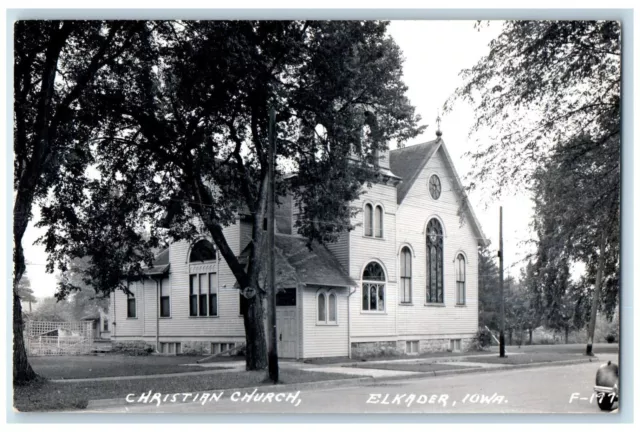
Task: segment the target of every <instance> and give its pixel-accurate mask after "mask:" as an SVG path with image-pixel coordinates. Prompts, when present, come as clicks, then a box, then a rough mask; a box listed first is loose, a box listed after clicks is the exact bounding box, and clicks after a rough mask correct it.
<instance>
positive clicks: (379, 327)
mask: <svg viewBox="0 0 640 432" xmlns="http://www.w3.org/2000/svg"><path fill="white" fill-rule="evenodd" d="M365 203H371V204H373V205H374V206H375V205H376V204H382V206H383V208H384V221H383V222H384V224H383V238H381V239H380V238H375V237H365V236H364V232H365V231H364V212H363V211H361V212H359V213H358V214H357V215H356V217H355V221H354V224H358V225H357V226H356V228H355V229H354V230H353V231H351V233H350V235H349V245H350V256H349V275H350V276H351V277H352V278H353V280H355V281H356V282H358V284H359V285H358V287H357V290H356V292H355V293H354V294H353V295H352V296H351V300H350V308H351V336H352V337H354V338H357V337H360V336H380V337H388V336H395V335H396V334H397V333H396V305H397V303H398V300H397V289H396V286H397V281H396V274H397V272H396V261H397V260H396V230H395V224H396V206H397V203H396V188H395V186H393V185H384V184H373V185H372V187H371V188H367V189H366V193H364V194H363V195H361V197H360V199H358V200H357V201H355V202H354V203H353V205H354V206H356V207H357V208H359V209H364V205H365ZM370 261H378V262H380V263H381V264H382V266H383V268H384V269H385V273H386V278H387V282H386V286H385V291H386V292H385V296H386V300H385V303H386V305H385V311H384V312H368V311H363V310H362V285H361V284H360V281H361V278H362V272H363V270H364V267H365V266H366V265H367V264H368V263H369V262H370Z"/></svg>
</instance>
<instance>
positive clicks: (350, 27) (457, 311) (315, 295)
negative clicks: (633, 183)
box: [6, 13, 633, 421]
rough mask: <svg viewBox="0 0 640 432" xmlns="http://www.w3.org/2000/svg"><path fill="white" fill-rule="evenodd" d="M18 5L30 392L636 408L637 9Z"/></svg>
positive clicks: (22, 306)
mask: <svg viewBox="0 0 640 432" xmlns="http://www.w3.org/2000/svg"><path fill="white" fill-rule="evenodd" d="M301 15H302V14H301ZM178 16H179V14H177V13H176V17H178ZM483 16H484V15H483ZM603 16H604V15H603ZM479 18H482V16H479ZM7 25H8V26H9V28H8V30H7V32H8V33H12V37H13V39H12V40H11V41H10V45H11V47H12V50H13V51H12V53H11V54H10V56H9V57H7V68H8V69H11V72H12V75H9V77H10V79H11V81H12V83H13V88H12V94H11V95H8V96H7V97H9V98H11V101H10V102H8V103H10V105H9V111H11V109H12V113H9V114H8V115H7V117H9V116H10V118H11V119H12V121H13V124H12V125H11V126H12V127H9V133H10V134H11V135H10V136H11V137H12V141H13V160H7V170H8V171H9V172H11V171H12V172H13V177H12V180H13V195H12V196H10V197H8V200H10V202H9V204H8V206H11V207H9V208H12V213H11V215H10V216H9V217H8V220H10V221H11V222H12V235H13V238H12V240H13V242H12V246H7V249H10V252H8V253H9V254H11V253H12V254H13V256H12V261H11V265H12V266H13V267H12V268H10V269H8V274H9V275H10V276H12V283H13V295H12V296H11V298H12V300H13V301H12V313H11V312H9V310H7V311H6V313H7V315H11V314H12V317H13V319H12V333H11V334H12V338H13V345H12V348H11V349H9V348H8V349H7V351H8V352H12V358H11V363H12V364H11V366H10V368H12V370H13V378H12V382H13V391H12V398H13V400H12V401H8V403H12V406H13V411H14V413H16V414H17V415H18V416H27V418H28V416H29V415H30V414H32V413H52V412H53V413H65V414H67V413H73V414H77V415H79V416H80V417H82V415H83V414H96V413H99V414H112V415H113V414H115V415H120V416H123V417H125V418H126V417H127V415H128V414H155V413H176V414H210V415H212V419H215V414H240V415H245V414H369V413H376V414H393V415H398V416H401V415H407V414H417V413H420V414H576V415H581V414H589V415H592V416H600V417H605V416H610V418H611V417H615V416H620V415H621V414H622V413H623V412H624V410H625V409H627V410H631V411H632V408H633V407H632V406H629V405H625V407H624V409H620V408H619V404H623V405H624V402H623V400H624V398H623V397H622V395H627V394H629V393H625V392H624V390H622V391H621V387H624V386H623V385H621V384H620V383H621V379H620V377H621V376H622V375H624V371H625V367H629V368H630V367H632V365H631V364H626V363H624V362H622V363H621V358H620V352H621V326H620V320H621V314H624V313H631V311H632V309H631V307H632V305H631V304H629V305H626V308H623V307H622V303H621V302H623V301H624V299H622V298H621V295H620V293H621V280H622V279H621V272H620V270H621V266H620V263H621V251H622V249H621V237H622V236H621V215H622V213H621V202H622V203H623V205H626V204H625V203H624V200H623V199H622V198H621V197H622V195H621V190H622V189H624V188H621V186H622V176H621V160H622V158H621V150H622V148H623V143H622V136H623V134H622V129H621V123H622V122H621V116H622V103H621V101H622V88H623V86H622V84H623V74H622V70H623V68H622V63H623V60H622V51H623V42H622V40H623V39H622V35H623V33H624V30H625V29H624V28H623V26H622V23H621V21H619V20H612V19H588V20H587V19H581V20H579V19H500V20H498V19H488V20H487V19H463V20H460V19H458V20H447V19H388V20H385V19H368V18H367V19H350V18H349V19H286V20H285V19H272V18H265V19H212V18H209V17H207V19H182V18H180V19H178V18H176V19H155V18H150V19H95V18H92V19H18V20H15V21H13V22H8V24H7ZM625 79H626V77H625ZM11 81H10V82H9V84H8V85H10V83H11ZM7 176H8V178H9V179H11V175H10V174H7ZM8 181H11V180H8ZM624 241H626V238H625V240H624ZM7 242H8V243H11V240H10V239H7ZM8 279H9V276H7V280H8ZM7 283H8V282H7ZM626 289H632V288H631V287H627V288H626ZM9 343H11V342H10V341H9ZM7 381H8V383H10V381H9V378H8V379H7ZM8 385H9V386H11V384H8ZM9 409H10V408H9ZM85 417H86V416H85ZM115 417H116V416H114V418H115ZM576 418H580V417H579V416H576ZM301 420H302V421H304V418H301ZM213 421H215V420H213Z"/></svg>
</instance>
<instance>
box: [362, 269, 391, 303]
mask: <svg viewBox="0 0 640 432" xmlns="http://www.w3.org/2000/svg"><path fill="white" fill-rule="evenodd" d="M385 281H386V277H385V275H384V270H383V269H382V266H381V265H380V264H378V263H377V262H370V263H369V264H367V266H366V267H365V268H364V272H363V273H362V310H364V311H372V312H373V311H380V312H381V311H384V307H385V292H384V290H385Z"/></svg>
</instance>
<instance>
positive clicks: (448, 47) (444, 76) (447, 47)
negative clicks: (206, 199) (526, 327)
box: [23, 21, 532, 297]
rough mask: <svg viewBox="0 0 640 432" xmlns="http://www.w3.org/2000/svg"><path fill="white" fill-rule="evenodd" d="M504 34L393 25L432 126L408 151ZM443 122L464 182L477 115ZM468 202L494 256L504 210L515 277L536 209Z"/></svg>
mask: <svg viewBox="0 0 640 432" xmlns="http://www.w3.org/2000/svg"><path fill="white" fill-rule="evenodd" d="M500 28H501V23H500V22H498V21H494V22H492V23H491V24H490V25H489V27H483V28H482V30H481V31H479V32H478V31H477V30H476V29H474V21H394V22H392V24H391V26H390V34H391V36H392V37H393V38H394V39H395V41H396V42H397V43H398V45H399V46H400V48H401V49H402V51H403V53H404V57H405V63H404V81H405V83H406V84H407V85H408V87H409V91H408V97H409V99H410V100H411V102H412V103H413V105H414V106H416V108H417V111H418V113H419V114H420V115H421V116H422V119H423V124H428V125H429V127H428V128H427V129H426V131H425V132H424V134H423V135H422V136H420V137H418V138H416V139H415V140H413V141H411V142H409V143H407V145H411V144H417V143H420V142H424V141H428V140H431V139H433V138H435V131H436V122H435V119H436V117H437V114H438V110H439V109H441V107H442V105H443V103H444V102H445V100H446V99H447V98H448V97H449V96H450V95H451V94H452V93H453V91H454V90H455V89H456V87H457V86H458V85H459V84H460V83H461V80H460V77H459V72H460V71H461V70H462V69H464V68H468V67H471V66H473V65H474V64H475V63H476V62H477V61H478V60H479V59H480V58H481V57H482V56H483V55H485V54H486V53H487V52H488V44H489V42H490V41H491V40H492V39H493V38H494V37H495V36H497V35H498V34H499V32H500ZM441 117H442V123H441V130H442V132H443V136H442V138H443V139H444V141H445V143H446V145H447V149H448V150H449V153H450V154H451V157H452V159H453V162H454V164H455V167H456V170H457V171H458V175H459V176H460V177H461V178H462V179H463V182H464V178H465V176H466V175H467V173H468V172H469V170H470V161H469V160H468V159H467V158H465V157H463V154H464V153H465V152H466V151H469V150H470V149H472V148H473V145H474V143H475V140H476V138H478V137H476V136H472V137H468V131H469V129H470V127H471V125H472V123H473V118H474V116H473V111H472V109H471V107H470V106H468V105H466V104H464V103H458V104H457V105H456V106H455V109H454V110H453V112H451V113H449V114H447V115H441ZM466 183H468V182H465V184H466ZM470 200H471V203H472V205H473V208H474V210H475V212H476V215H477V216H478V218H479V220H480V224H481V225H482V228H483V230H484V232H485V234H486V236H487V237H488V238H489V239H490V240H491V242H492V245H491V248H492V249H494V250H495V249H496V248H497V245H498V217H499V207H500V205H502V206H503V217H504V236H505V238H504V247H505V276H506V275H508V274H509V273H510V274H512V275H514V276H517V275H518V274H519V268H520V265H518V264H516V263H517V262H518V261H520V260H522V258H523V257H524V256H525V253H526V252H527V251H528V250H530V249H528V248H527V247H525V246H524V245H523V244H522V241H523V240H527V239H529V238H531V233H530V229H529V222H530V219H531V214H532V206H531V201H530V200H529V198H528V196H527V195H526V194H525V193H524V191H523V192H522V193H520V194H518V195H515V196H514V195H511V196H506V197H501V198H500V199H499V200H495V199H494V200H490V199H489V197H488V196H485V194H483V193H482V190H478V191H475V192H474V193H472V194H471V196H470ZM38 213H39V212H38V209H36V208H34V221H35V220H37V218H38ZM42 234H43V231H42V230H36V228H35V227H34V226H33V223H32V224H31V225H30V226H29V228H28V229H27V232H26V233H25V236H24V240H23V245H24V249H25V257H26V259H27V261H28V262H29V263H31V264H29V265H28V266H27V271H28V275H29V279H30V280H31V286H32V288H33V290H34V293H35V295H36V297H47V296H52V295H53V294H54V292H55V286H56V278H55V275H52V274H47V273H46V272H45V263H46V258H47V257H46V253H45V252H44V248H43V247H42V246H34V245H33V242H34V241H35V240H36V239H37V238H38V237H39V236H40V235H42ZM512 264H515V265H514V266H513V267H512V268H511V267H510V266H511V265H512Z"/></svg>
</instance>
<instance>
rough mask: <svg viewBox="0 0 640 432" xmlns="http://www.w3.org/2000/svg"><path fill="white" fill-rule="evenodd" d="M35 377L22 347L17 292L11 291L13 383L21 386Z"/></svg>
mask: <svg viewBox="0 0 640 432" xmlns="http://www.w3.org/2000/svg"><path fill="white" fill-rule="evenodd" d="M36 377H37V375H36V373H35V372H34V371H33V369H32V368H31V365H30V364H29V359H28V358H27V350H26V349H25V346H24V321H23V320H22V306H21V305H20V297H19V296H18V294H17V292H16V291H15V290H14V291H13V383H14V384H23V383H26V382H28V381H31V380H33V379H35V378H36Z"/></svg>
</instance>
